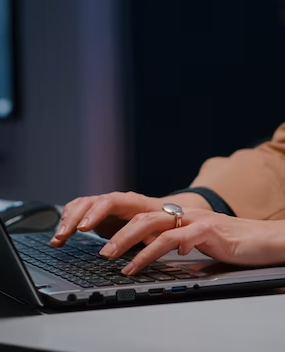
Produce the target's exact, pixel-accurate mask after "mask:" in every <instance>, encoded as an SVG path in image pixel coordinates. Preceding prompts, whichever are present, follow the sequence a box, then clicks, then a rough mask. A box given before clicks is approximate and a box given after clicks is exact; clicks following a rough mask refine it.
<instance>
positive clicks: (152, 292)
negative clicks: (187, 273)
mask: <svg viewBox="0 0 285 352" xmlns="http://www.w3.org/2000/svg"><path fill="white" fill-rule="evenodd" d="M164 291H165V289H164V288H150V289H149V290H148V294H149V295H150V296H155V295H162V294H163V293H164Z"/></svg>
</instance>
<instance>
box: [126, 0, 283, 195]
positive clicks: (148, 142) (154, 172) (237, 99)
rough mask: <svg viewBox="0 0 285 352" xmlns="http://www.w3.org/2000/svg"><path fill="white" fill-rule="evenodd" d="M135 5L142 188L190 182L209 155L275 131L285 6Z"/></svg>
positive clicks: (161, 189)
mask: <svg viewBox="0 0 285 352" xmlns="http://www.w3.org/2000/svg"><path fill="white" fill-rule="evenodd" d="M249 3H250V4H249ZM276 4H278V5H276ZM132 5H133V7H132V13H133V22H132V23H133V29H134V31H133V55H134V56H133V57H134V73H135V81H134V82H135V111H134V136H135V138H134V141H135V144H134V145H135V147H134V170H135V190H137V191H139V192H143V193H147V194H151V195H163V194H166V193H168V192H171V191H173V190H175V189H179V188H182V187H185V186H186V185H188V184H189V183H190V182H191V180H192V179H193V178H194V177H195V176H196V174H197V172H198V170H199V167H200V165H201V163H202V162H203V161H204V160H205V159H207V158H209V157H211V156H217V155H223V156H226V155H229V154H230V153H232V152H233V151H235V150H236V149H239V148H242V147H246V146H248V145H250V144H251V143H252V142H255V141H258V140H260V139H262V138H265V137H267V136H270V135H271V134H272V132H273V131H274V129H275V128H276V127H277V126H278V125H279V124H280V123H281V122H282V121H283V120H284V104H283V101H284V97H285V89H284V88H285V87H284V82H285V64H284V63H285V60H284V59H285V55H284V49H283V48H284V44H285V33H284V22H283V19H282V16H284V15H282V14H283V13H284V12H282V11H283V10H282V8H284V6H283V2H282V1H280V2H274V1H272V2H270V1H266V2H265V1H264V2H263V1H260V2H258V3H257V2H256V3H254V2H249V1H243V0H239V1H216V0H211V1H189V0H188V1H178V0H176V1H171V0H163V1H161V0H155V1H153V0H150V1H148V0H136V1H134V2H133V3H132ZM241 171H242V170H241Z"/></svg>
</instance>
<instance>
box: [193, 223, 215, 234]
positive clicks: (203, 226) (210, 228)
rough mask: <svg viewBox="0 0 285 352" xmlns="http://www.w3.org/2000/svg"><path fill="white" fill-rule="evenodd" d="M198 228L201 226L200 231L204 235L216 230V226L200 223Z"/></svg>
mask: <svg viewBox="0 0 285 352" xmlns="http://www.w3.org/2000/svg"><path fill="white" fill-rule="evenodd" d="M197 226H199V230H200V231H201V232H202V233H206V232H212V231H213V228H214V226H213V225H212V224H210V223H208V222H199V223H197Z"/></svg>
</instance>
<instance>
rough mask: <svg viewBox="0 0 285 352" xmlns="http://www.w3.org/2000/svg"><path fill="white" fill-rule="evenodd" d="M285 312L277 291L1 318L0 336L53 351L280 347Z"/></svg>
mask: <svg viewBox="0 0 285 352" xmlns="http://www.w3.org/2000/svg"><path fill="white" fill-rule="evenodd" d="M284 312H285V295H276V296H262V297H251V298H238V299H226V300H218V301H206V302H192V303H191V302H190V303H177V304H169V305H160V306H151V307H150V306H148V307H136V308H119V309H109V310H100V311H99V310H98V311H92V312H81V313H66V314H58V315H53V316H40V317H32V318H20V319H3V320H0V341H1V343H10V344H11V343H12V344H16V345H21V346H27V347H30V348H43V349H49V350H53V351H55V350H56V351H82V352H89V351H90V352H91V351H92V352H93V351H95V350H96V351H119V350H120V351H126V352H127V351H130V352H134V351H143V352H145V351H153V352H154V351H155V352H156V351H157V352H158V351H165V352H166V351H169V352H173V351H176V350H179V351H187V352H189V351H207V352H208V351H219V352H228V351H231V352H241V351H246V352H250V351H258V352H263V351H264V352H268V351H284V348H285V334H284V326H285V314H284ZM15 332H16V333H15Z"/></svg>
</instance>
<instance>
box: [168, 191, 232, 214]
mask: <svg viewBox="0 0 285 352" xmlns="http://www.w3.org/2000/svg"><path fill="white" fill-rule="evenodd" d="M186 192H190V193H197V194H200V196H202V197H203V198H205V199H206V201H207V202H208V203H209V204H210V206H211V207H212V208H213V211H214V212H216V213H223V214H226V215H229V216H236V214H235V213H234V211H233V210H232V209H231V207H230V206H229V205H228V204H227V203H226V202H225V201H224V200H223V198H222V197H220V196H219V195H218V194H217V193H216V192H214V191H212V190H211V189H209V188H206V187H192V188H190V187H187V188H184V189H181V190H179V191H176V192H173V193H172V194H179V193H186Z"/></svg>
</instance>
